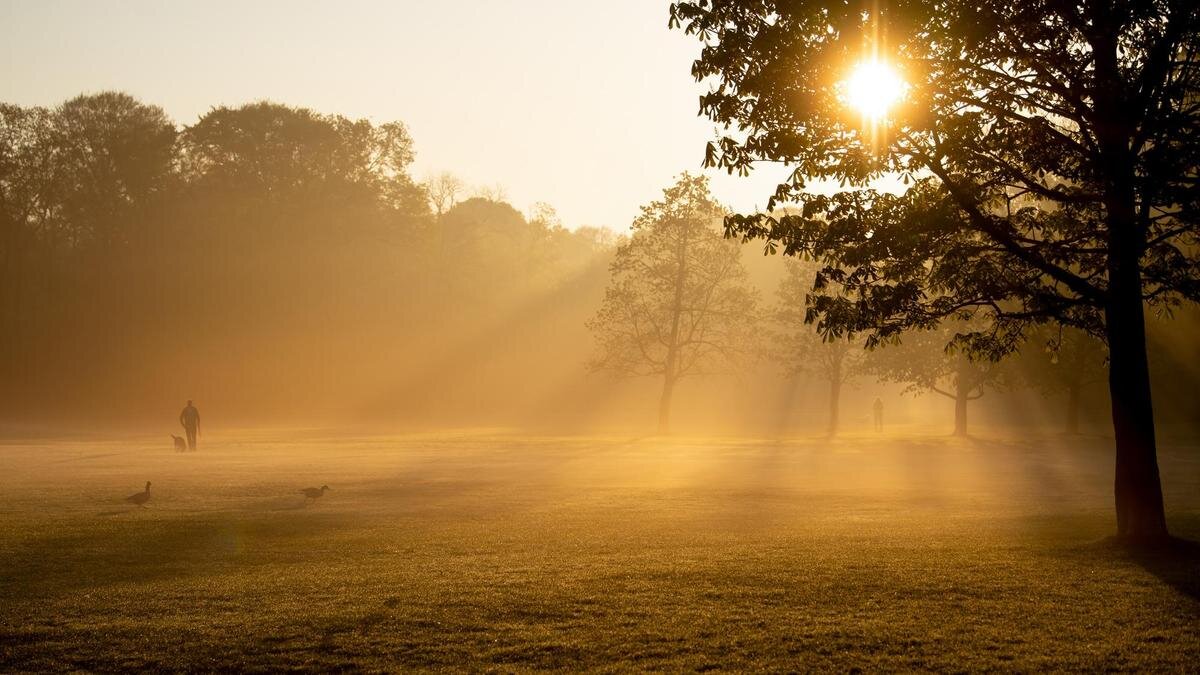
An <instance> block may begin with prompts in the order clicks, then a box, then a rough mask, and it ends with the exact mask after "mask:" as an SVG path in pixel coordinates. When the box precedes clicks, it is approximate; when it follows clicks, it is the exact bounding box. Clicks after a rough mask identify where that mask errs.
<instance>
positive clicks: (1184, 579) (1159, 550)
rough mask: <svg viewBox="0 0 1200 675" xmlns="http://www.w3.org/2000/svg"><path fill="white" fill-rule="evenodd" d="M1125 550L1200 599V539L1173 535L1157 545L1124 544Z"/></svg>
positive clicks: (1132, 557)
mask: <svg viewBox="0 0 1200 675" xmlns="http://www.w3.org/2000/svg"><path fill="white" fill-rule="evenodd" d="M1115 545H1116V544H1114V546H1115ZM1123 550H1124V554H1125V555H1126V556H1127V557H1128V558H1129V559H1130V560H1132V561H1133V562H1135V563H1137V564H1138V565H1141V566H1142V567H1143V568H1145V570H1146V571H1147V572H1149V573H1151V574H1153V575H1154V576H1156V577H1158V578H1159V579H1161V580H1162V581H1163V582H1164V583H1166V584H1168V585H1170V586H1171V587H1172V588H1174V589H1175V590H1177V591H1179V592H1180V593H1183V594H1184V595H1186V596H1188V597H1190V598H1192V599H1194V600H1200V542H1195V541H1191V540H1189V539H1180V538H1178V537H1172V538H1171V539H1170V540H1169V541H1167V542H1164V543H1162V544H1159V545H1156V546H1151V547H1137V548H1129V547H1123Z"/></svg>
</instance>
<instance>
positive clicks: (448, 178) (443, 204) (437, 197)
mask: <svg viewBox="0 0 1200 675" xmlns="http://www.w3.org/2000/svg"><path fill="white" fill-rule="evenodd" d="M465 187H466V184H465V183H463V182H462V180H461V179H460V178H459V177H458V176H455V175H454V174H452V173H450V172H449V171H443V172H441V173H439V174H438V175H436V176H434V177H432V178H430V179H429V180H427V181H425V189H426V191H427V192H428V193H429V205H430V206H432V207H433V213H434V215H436V216H437V217H439V218H441V217H442V214H443V213H445V212H447V211H449V210H450V209H452V208H454V205H455V204H457V203H458V197H459V195H461V194H462V193H463V190H464V189H465Z"/></svg>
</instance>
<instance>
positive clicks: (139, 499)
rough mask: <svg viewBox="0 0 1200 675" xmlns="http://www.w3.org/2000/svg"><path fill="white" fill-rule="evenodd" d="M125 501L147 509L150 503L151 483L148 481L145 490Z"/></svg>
mask: <svg viewBox="0 0 1200 675" xmlns="http://www.w3.org/2000/svg"><path fill="white" fill-rule="evenodd" d="M125 501H127V502H129V503H130V504H137V505H138V506H140V507H142V508H143V509H144V508H146V502H148V501H150V481H146V489H145V490H143V491H141V492H137V493H134V494H131V495H129V496H128V497H126V498H125Z"/></svg>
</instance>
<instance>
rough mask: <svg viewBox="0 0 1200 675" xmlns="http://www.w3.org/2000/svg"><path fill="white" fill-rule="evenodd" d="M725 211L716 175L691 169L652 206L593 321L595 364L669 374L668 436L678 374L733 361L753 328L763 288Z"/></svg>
mask: <svg viewBox="0 0 1200 675" xmlns="http://www.w3.org/2000/svg"><path fill="white" fill-rule="evenodd" d="M724 213H725V211H724V210H723V209H722V208H721V206H720V205H719V204H717V202H716V201H714V200H713V197H712V195H711V194H710V193H709V189H708V179H707V178H704V177H700V176H690V175H688V174H684V175H683V176H682V177H681V178H680V179H679V181H678V182H677V183H676V184H675V185H673V186H671V187H669V188H667V189H666V190H664V191H663V198H662V199H661V200H659V201H655V202H651V203H650V204H648V205H646V206H643V207H642V213H641V215H639V216H638V217H637V218H636V219H635V220H634V221H633V225H632V229H633V235H632V237H630V239H629V241H628V242H626V243H624V244H622V245H621V246H620V247H619V248H618V249H617V254H616V258H615V259H614V260H613V263H612V266H611V272H612V281H611V283H610V284H609V287H608V289H607V291H606V292H605V297H604V302H603V304H602V305H601V307H600V310H599V311H598V312H597V314H596V316H595V317H594V318H593V319H592V320H591V321H590V322H588V327H589V328H590V329H591V331H592V332H593V334H594V335H595V337H596V341H597V343H598V347H599V354H598V355H597V356H596V358H595V359H594V360H593V362H592V363H591V367H592V368H593V369H596V370H607V371H611V372H613V373H616V374H618V375H624V376H638V375H646V376H659V377H662V380H663V388H662V394H661V396H660V399H659V408H658V429H659V431H660V432H666V431H667V429H668V425H669V421H670V414H671V397H672V394H673V393H674V391H675V385H676V384H678V382H679V380H680V379H682V378H684V377H686V376H688V375H695V374H699V373H701V372H705V371H706V370H708V369H711V368H712V367H713V366H714V364H715V363H716V362H718V361H720V360H728V359H731V358H733V357H734V356H735V355H736V354H738V353H739V352H740V351H741V350H743V349H744V348H745V345H747V344H748V340H747V338H748V337H749V335H750V334H751V330H752V327H751V320H752V317H753V313H754V305H755V293H754V291H753V289H752V288H751V287H750V286H749V285H748V283H747V280H746V272H745V269H743V267H742V263H741V259H740V253H739V250H738V246H737V245H736V244H735V243H734V242H731V241H727V240H725V239H724V238H722V236H721V233H720V231H719V228H718V224H719V223H720V219H721V216H722V215H723V214H724Z"/></svg>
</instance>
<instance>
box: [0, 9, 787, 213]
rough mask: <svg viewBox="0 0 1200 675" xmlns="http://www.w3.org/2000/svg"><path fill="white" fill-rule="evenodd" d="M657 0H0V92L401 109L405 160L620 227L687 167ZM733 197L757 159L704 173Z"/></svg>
mask: <svg viewBox="0 0 1200 675" xmlns="http://www.w3.org/2000/svg"><path fill="white" fill-rule="evenodd" d="M667 6H668V2H667V1H666V0H661V1H660V0H609V1H607V2H582V1H578V0H505V1H499V2H498V1H495V0H491V1H488V0H460V1H458V2H437V1H433V0H420V1H417V0H411V1H407V2H404V1H392V2H385V1H383V0H380V1H378V2H366V1H363V0H359V1H346V0H342V1H339V2H333V1H331V0H330V1H326V2H315V1H310V0H287V1H284V0H269V1H268V0H261V1H254V2H248V1H246V0H241V1H235V0H208V1H205V2H199V1H195V2H185V1H183V0H171V1H165V0H121V1H117V0H110V1H107V2H104V1H100V0H90V1H55V0H0V8H2V10H0V50H3V52H2V53H3V61H4V63H3V66H2V67H3V69H4V70H3V77H0V100H3V101H6V102H9V103H17V104H21V105H35V104H36V105H54V104H57V103H59V102H61V101H63V100H65V99H67V98H69V97H71V96H74V95H76V94H79V93H81V92H91V91H99V90H105V89H119V90H123V91H127V92H129V93H131V94H133V95H134V96H137V97H138V98H140V99H142V100H144V101H147V102H151V103H156V104H158V105H161V106H162V107H163V108H164V109H165V110H166V111H167V113H168V114H170V115H171V116H172V117H174V118H175V120H176V121H177V122H179V123H181V124H191V123H193V122H195V120H196V119H197V117H198V116H199V115H201V114H203V113H204V112H205V111H206V110H208V109H209V108H210V107H212V106H214V105H222V104H223V105H238V104H241V103H245V102H248V101H255V100H260V99H270V100H274V101H279V102H283V103H288V104H291V105H298V106H307V107H311V108H313V109H315V110H317V111H320V112H326V113H340V114H343V115H347V116H350V117H367V118H369V119H371V120H373V121H376V122H385V121H389V120H401V121H403V122H405V123H406V124H407V125H408V126H409V128H410V130H411V131H412V134H413V137H414V138H415V140H416V147H417V162H416V166H415V174H416V175H417V177H418V178H423V177H424V176H426V175H428V174H431V173H434V172H437V171H441V170H450V171H453V172H455V173H457V174H459V175H460V176H461V177H462V178H463V179H464V180H466V181H467V182H468V183H470V184H486V185H495V184H499V185H501V186H503V187H504V188H505V189H506V191H507V194H508V197H509V200H510V201H511V202H513V204H514V205H516V206H517V207H518V208H520V209H522V210H525V209H527V208H528V207H529V206H530V205H531V204H532V203H533V202H536V201H546V202H549V203H550V204H552V205H553V206H554V207H555V208H557V209H558V211H559V213H560V215H561V216H562V218H563V220H564V222H565V223H566V224H567V225H569V226H577V225H584V224H596V225H608V226H611V227H614V228H617V229H624V228H625V227H626V226H627V225H628V224H629V221H630V220H631V219H632V218H633V217H634V216H635V215H636V214H637V212H638V206H639V205H640V204H642V203H645V202H646V201H648V200H650V199H654V198H656V197H657V196H659V194H660V190H661V189H662V188H663V187H665V186H667V185H668V184H669V183H670V181H671V179H672V177H673V176H674V175H676V174H678V173H679V172H681V171H683V170H692V171H696V170H698V169H699V165H700V159H701V157H702V156H703V149H704V142H705V141H706V140H708V138H709V137H710V136H711V135H712V124H711V123H709V122H707V121H705V120H703V119H701V118H698V117H697V116H696V107H697V96H698V94H699V93H700V88H699V86H698V85H696V84H695V83H694V82H692V80H691V77H690V75H689V68H690V64H691V60H692V59H693V57H694V55H695V53H696V51H697V45H696V43H695V42H694V41H693V40H691V39H690V38H688V37H686V36H684V35H682V34H681V33H679V32H678V31H668V30H667ZM714 180H715V184H714V189H715V191H716V193H717V195H718V197H719V198H721V199H722V200H723V201H725V202H726V203H728V204H730V205H732V206H734V207H736V208H742V209H749V208H753V207H754V206H755V205H761V204H763V203H765V201H766V197H767V195H768V194H769V192H770V188H769V186H770V185H772V184H773V176H772V177H769V176H766V175H764V174H759V175H758V176H757V177H755V178H753V179H750V180H746V179H738V178H731V177H726V176H724V175H723V174H721V175H719V176H714Z"/></svg>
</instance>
